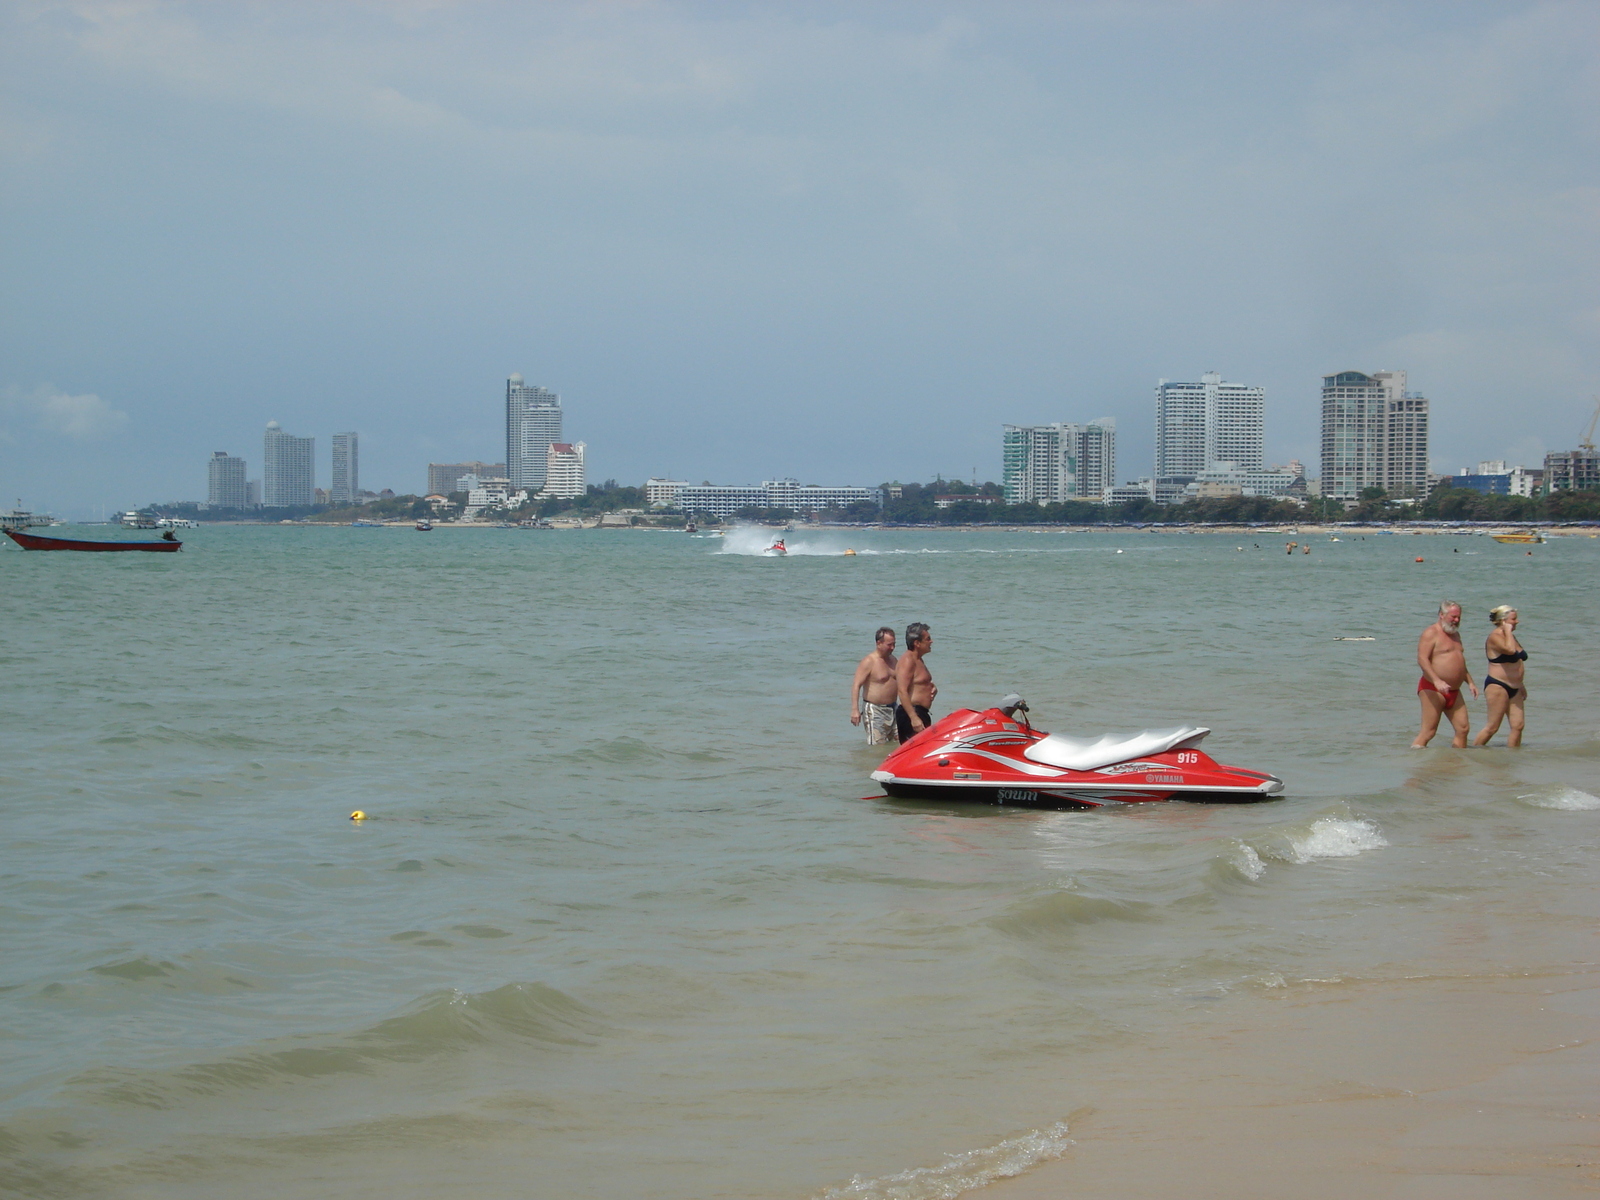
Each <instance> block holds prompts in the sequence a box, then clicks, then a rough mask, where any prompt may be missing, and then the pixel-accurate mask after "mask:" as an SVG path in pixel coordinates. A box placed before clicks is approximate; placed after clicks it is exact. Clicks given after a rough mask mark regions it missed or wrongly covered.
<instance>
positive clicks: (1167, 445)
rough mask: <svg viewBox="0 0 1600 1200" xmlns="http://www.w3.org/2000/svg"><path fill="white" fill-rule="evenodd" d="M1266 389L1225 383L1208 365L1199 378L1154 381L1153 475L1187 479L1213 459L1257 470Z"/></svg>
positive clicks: (1259, 464) (1212, 462)
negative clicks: (1184, 381)
mask: <svg viewBox="0 0 1600 1200" xmlns="http://www.w3.org/2000/svg"><path fill="white" fill-rule="evenodd" d="M1265 413H1266V391H1265V390H1264V389H1263V388H1258V387H1250V386H1247V385H1245V384H1242V383H1224V382H1223V380H1222V376H1221V375H1218V374H1217V373H1216V372H1215V371H1208V372H1206V373H1205V374H1204V375H1202V376H1200V382H1199V383H1169V382H1167V381H1166V380H1165V379H1163V380H1162V381H1161V382H1160V383H1159V384H1157V385H1156V475H1155V477H1156V478H1157V479H1159V480H1170V481H1173V482H1176V483H1187V482H1189V481H1190V480H1193V479H1195V478H1197V477H1198V476H1199V475H1200V474H1201V472H1203V471H1205V470H1207V469H1209V468H1211V467H1212V464H1214V463H1232V464H1234V466H1235V467H1237V468H1239V469H1240V470H1245V471H1249V470H1256V469H1259V468H1260V467H1261V462H1262V457H1261V455H1262V449H1261V448H1262V426H1263V422H1264V417H1265Z"/></svg>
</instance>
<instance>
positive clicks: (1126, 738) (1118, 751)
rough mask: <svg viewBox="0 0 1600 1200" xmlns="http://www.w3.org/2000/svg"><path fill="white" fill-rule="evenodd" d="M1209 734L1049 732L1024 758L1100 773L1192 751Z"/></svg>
mask: <svg viewBox="0 0 1600 1200" xmlns="http://www.w3.org/2000/svg"><path fill="white" fill-rule="evenodd" d="M1210 732H1211V730H1209V729H1207V728H1206V727H1205V726H1204V725H1178V726H1175V727H1173V728H1172V729H1146V730H1145V731H1144V732H1142V733H1121V734H1117V733H1103V734H1101V735H1100V736H1099V737H1097V738H1086V737H1066V736H1064V735H1062V734H1059V733H1049V734H1046V735H1045V736H1044V737H1042V738H1040V739H1039V740H1038V741H1037V742H1034V743H1033V744H1032V745H1031V746H1029V747H1028V748H1027V749H1026V750H1024V751H1023V752H1022V757H1024V758H1031V759H1032V760H1033V761H1034V762H1038V763H1047V764H1048V765H1050V766H1052V767H1062V768H1064V769H1066V770H1068V771H1097V770H1099V769H1100V768H1101V767H1109V766H1110V765H1111V764H1112V763H1119V762H1129V761H1132V760H1134V759H1140V758H1148V757H1150V755H1152V754H1161V753H1162V752H1164V751H1167V750H1193V749H1194V748H1195V747H1196V746H1198V745H1199V744H1200V741H1201V739H1202V738H1204V737H1205V736H1206V734H1208V733H1210Z"/></svg>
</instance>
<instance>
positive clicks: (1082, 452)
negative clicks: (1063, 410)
mask: <svg viewBox="0 0 1600 1200" xmlns="http://www.w3.org/2000/svg"><path fill="white" fill-rule="evenodd" d="M1000 447H1001V453H1002V456H1003V460H1004V461H1003V468H1002V469H1003V471H1004V475H1003V479H1004V483H1005V490H1006V503H1007V504H1028V503H1034V504H1059V503H1060V502H1062V501H1064V500H1098V499H1100V497H1101V494H1102V493H1103V492H1104V491H1105V489H1106V488H1108V487H1110V486H1112V484H1114V483H1115V482H1116V474H1117V423H1116V421H1114V420H1113V419H1112V418H1110V417H1102V418H1100V419H1099V420H1097V421H1090V422H1089V423H1088V424H1086V425H1076V424H1067V423H1063V422H1059V421H1058V422H1056V423H1055V424H1053V425H1003V426H1001V435H1000Z"/></svg>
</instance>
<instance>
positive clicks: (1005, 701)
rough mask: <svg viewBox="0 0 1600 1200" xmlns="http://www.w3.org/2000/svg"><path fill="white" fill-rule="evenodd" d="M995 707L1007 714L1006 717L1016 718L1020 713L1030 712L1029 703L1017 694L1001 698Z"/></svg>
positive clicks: (1013, 693)
mask: <svg viewBox="0 0 1600 1200" xmlns="http://www.w3.org/2000/svg"><path fill="white" fill-rule="evenodd" d="M995 707H996V708H998V709H999V710H1000V711H1001V712H1003V713H1005V715H1006V716H1008V717H1014V716H1016V715H1017V714H1018V713H1019V712H1027V711H1028V702H1027V701H1026V700H1024V699H1023V698H1022V697H1021V696H1019V695H1017V693H1015V692H1011V693H1010V694H1008V695H1005V696H1002V697H1000V703H999V704H997V705H995Z"/></svg>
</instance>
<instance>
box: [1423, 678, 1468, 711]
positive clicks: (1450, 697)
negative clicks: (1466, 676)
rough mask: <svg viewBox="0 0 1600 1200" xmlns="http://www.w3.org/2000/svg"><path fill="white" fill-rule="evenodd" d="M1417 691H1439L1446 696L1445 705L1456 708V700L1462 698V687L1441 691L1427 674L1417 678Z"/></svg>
mask: <svg viewBox="0 0 1600 1200" xmlns="http://www.w3.org/2000/svg"><path fill="white" fill-rule="evenodd" d="M1417 691H1419V692H1439V695H1441V696H1443V697H1444V706H1445V707H1446V708H1454V707H1455V706H1456V701H1457V700H1459V699H1461V689H1460V688H1451V689H1450V690H1449V691H1445V692H1440V691H1439V689H1438V688H1436V687H1434V686H1433V684H1431V683H1429V682H1428V677H1427V676H1426V675H1424V676H1423V677H1422V678H1421V679H1419V680H1417Z"/></svg>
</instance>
